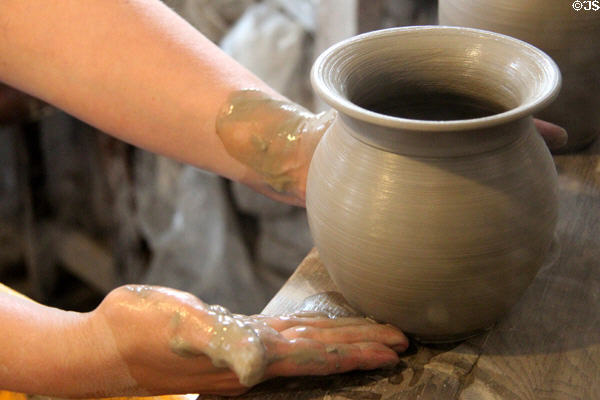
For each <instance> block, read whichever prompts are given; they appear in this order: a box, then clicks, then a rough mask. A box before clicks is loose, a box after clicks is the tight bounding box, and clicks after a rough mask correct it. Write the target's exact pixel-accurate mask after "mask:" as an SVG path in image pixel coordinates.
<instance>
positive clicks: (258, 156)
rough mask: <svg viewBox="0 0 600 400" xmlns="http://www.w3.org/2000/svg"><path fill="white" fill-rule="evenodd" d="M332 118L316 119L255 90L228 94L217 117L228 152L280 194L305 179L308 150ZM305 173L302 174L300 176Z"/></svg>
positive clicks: (308, 156) (331, 115) (289, 103)
mask: <svg viewBox="0 0 600 400" xmlns="http://www.w3.org/2000/svg"><path fill="white" fill-rule="evenodd" d="M332 120H333V114H331V113H328V114H318V115H315V114H313V113H311V112H310V111H308V110H306V109H305V108H303V107H301V106H299V105H298V104H296V103H293V102H290V101H286V100H281V99H274V98H272V97H270V96H269V95H267V94H266V93H264V92H261V91H258V90H240V91H236V92H233V93H232V94H231V95H230V96H229V99H228V101H227V102H226V104H224V105H223V107H222V108H221V111H220V113H219V115H218V117H217V122H216V128H217V135H218V136H219V138H220V139H221V141H222V142H223V144H224V145H225V148H226V150H227V152H228V153H229V154H230V155H231V156H232V157H233V158H235V159H236V160H238V161H240V162H241V163H243V164H245V165H247V166H248V167H250V168H251V169H252V170H254V171H255V172H257V173H259V174H260V175H261V176H262V177H263V179H264V180H265V182H266V183H267V184H269V185H270V186H271V187H272V188H273V189H274V190H275V191H277V192H280V193H289V192H291V191H292V190H293V189H294V188H295V186H296V185H298V184H299V183H300V180H302V179H304V178H305V176H304V175H305V173H306V170H307V169H308V163H309V162H310V158H311V156H312V152H313V151H314V148H315V147H316V145H317V143H318V141H319V139H320V137H321V135H322V134H323V132H324V131H325V130H326V129H327V127H328V126H329V125H330V124H331V122H332ZM303 174H304V175H303Z"/></svg>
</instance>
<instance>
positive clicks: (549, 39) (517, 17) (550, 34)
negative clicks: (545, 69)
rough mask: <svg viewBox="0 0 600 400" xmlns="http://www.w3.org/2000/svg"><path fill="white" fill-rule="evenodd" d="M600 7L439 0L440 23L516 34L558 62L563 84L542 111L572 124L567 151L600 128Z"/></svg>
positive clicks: (558, 0)
mask: <svg viewBox="0 0 600 400" xmlns="http://www.w3.org/2000/svg"><path fill="white" fill-rule="evenodd" d="M594 3H595V7H594ZM574 7H575V8H579V7H582V8H581V9H579V10H578V11H576V10H575V9H574ZM588 8H589V9H588ZM599 8H600V2H598V1H596V2H591V1H583V2H580V1H577V2H573V1H571V0H527V1H523V0H468V1H467V0H439V22H440V25H459V26H467V27H472V28H480V29H487V30H490V31H494V32H499V33H503V34H505V35H510V36H514V37H516V38H519V39H521V40H524V41H526V42H529V43H531V44H533V45H534V46H537V47H538V48H540V49H542V50H543V51H545V52H546V53H548V54H549V55H550V56H551V57H552V58H553V59H554V60H555V61H556V62H557V63H558V65H559V67H560V69H561V72H562V76H563V89H562V91H561V94H560V95H559V96H558V99H557V101H556V102H554V104H552V106H550V107H548V108H547V109H546V110H544V111H543V112H541V113H539V114H538V115H537V116H538V117H540V118H543V119H546V120H548V121H552V122H554V123H556V124H559V125H561V126H564V127H565V128H566V129H567V131H568V132H569V142H568V143H567V146H565V147H564V148H563V149H561V150H560V152H565V151H569V150H577V149H580V148H582V147H585V146H586V145H588V144H589V143H591V142H592V141H593V140H594V139H595V138H596V137H597V136H598V134H599V133H600V112H599V111H598V110H600V9H599Z"/></svg>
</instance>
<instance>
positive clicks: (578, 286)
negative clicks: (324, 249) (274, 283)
mask: <svg viewBox="0 0 600 400" xmlns="http://www.w3.org/2000/svg"><path fill="white" fill-rule="evenodd" d="M599 154H600V142H598V143H596V144H595V145H594V146H593V147H592V148H590V149H588V150H587V151H585V152H583V153H579V154H576V155H561V156H557V157H556V162H557V166H558V170H559V174H560V176H559V196H560V205H561V208H560V220H559V226H558V236H559V239H560V243H561V246H562V252H561V255H560V257H559V258H558V260H557V261H556V262H555V263H550V264H549V265H548V266H547V267H545V268H543V269H542V270H541V271H540V273H539V274H538V276H537V277H536V279H535V281H534V282H533V284H532V286H531V287H530V288H529V289H528V290H527V292H526V293H525V295H524V297H523V298H522V299H521V301H520V302H519V303H518V304H517V306H516V307H515V308H514V309H513V310H512V311H511V312H510V313H509V315H508V316H507V317H506V318H504V319H503V320H502V321H500V322H499V323H498V324H497V325H496V326H495V327H494V328H493V329H492V330H491V331H489V332H487V333H485V334H483V335H480V336H478V337H476V338H473V339H471V340H468V341H465V342H463V343H460V344H456V345H450V346H447V347H439V346H438V347H434V346H429V347H426V346H421V345H416V344H412V345H411V348H410V349H409V350H408V351H407V353H406V354H404V355H403V356H402V362H401V363H400V365H398V366H397V367H396V368H394V369H391V370H376V371H370V372H352V373H348V374H343V375H334V376H328V377H311V378H294V379H277V380H274V381H270V382H266V383H264V384H262V385H259V386H258V387H256V388H254V389H253V390H252V391H251V392H250V393H248V394H247V395H245V396H244V398H252V399H259V398H260V399H415V398H420V399H463V400H470V399H536V400H537V399H600V379H598V376H600V307H599V306H598V300H599V299H600V213H599V211H600V156H599ZM334 291H335V286H334V285H333V283H332V282H331V280H330V278H329V276H328V275H327V272H326V270H325V268H324V267H323V265H322V264H321V262H320V260H319V258H318V253H317V252H316V251H315V250H313V251H312V252H311V253H310V254H309V255H308V256H307V257H306V259H305V260H304V261H303V262H302V263H301V264H300V266H299V267H298V269H297V270H296V272H295V273H294V274H293V275H292V277H291V278H290V279H289V281H288V282H287V283H286V284H285V285H284V287H283V288H282V289H281V290H280V291H279V293H278V294H277V295H276V296H275V297H274V298H273V299H272V300H271V302H270V303H269V304H268V305H267V307H266V308H265V310H264V312H265V313H267V314H271V315H274V314H285V313H291V312H295V311H299V310H315V311H322V310H325V311H331V310H336V312H337V311H339V310H340V309H343V305H342V306H340V301H339V297H338V296H339V295H338V296H336V295H335V294H334V293H335V292H334ZM332 292H333V293H332ZM342 312H343V310H342Z"/></svg>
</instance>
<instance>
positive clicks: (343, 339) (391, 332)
mask: <svg viewBox="0 0 600 400" xmlns="http://www.w3.org/2000/svg"><path fill="white" fill-rule="evenodd" d="M280 333H281V335H283V336H284V337H285V338H286V339H299V338H304V339H313V340H316V341H319V342H322V343H326V344H333V343H348V344H350V343H360V342H376V343H381V344H384V345H386V346H388V347H390V348H392V349H394V350H395V351H404V350H406V349H407V347H408V339H407V338H406V336H404V334H403V333H402V332H400V330H398V329H396V328H394V327H392V326H391V325H379V324H372V325H350V326H341V327H335V328H325V329H323V328H316V327H314V326H294V327H291V328H288V329H286V330H284V331H281V332H280Z"/></svg>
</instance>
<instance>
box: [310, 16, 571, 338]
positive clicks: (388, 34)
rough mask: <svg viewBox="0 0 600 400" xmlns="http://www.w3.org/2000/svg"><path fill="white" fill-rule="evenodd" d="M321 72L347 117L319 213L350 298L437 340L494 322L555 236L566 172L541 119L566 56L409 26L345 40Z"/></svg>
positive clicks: (326, 169) (321, 173)
mask: <svg viewBox="0 0 600 400" xmlns="http://www.w3.org/2000/svg"><path fill="white" fill-rule="evenodd" d="M311 78H312V83H313V87H314V89H315V90H316V92H317V93H318V94H319V95H320V97H322V98H323V100H324V101H326V102H327V103H328V104H330V105H331V106H332V107H333V108H334V109H336V110H337V111H338V118H337V119H336V121H335V123H334V124H333V125H332V127H331V128H330V129H329V130H328V131H327V132H326V134H325V135H324V137H323V139H322V140H321V142H320V143H319V145H318V146H317V149H316V151H315V153H314V156H313V159H312V162H311V165H310V170H309V174H308V182H307V198H306V204H307V210H308V218H309V224H310V229H311V233H312V235H313V238H314V241H315V244H316V246H317V248H318V250H319V254H320V257H321V260H322V261H323V263H324V265H325V267H326V268H327V270H328V272H329V274H330V275H331V278H332V279H333V281H334V283H335V284H336V285H337V287H338V288H339V290H340V291H341V292H342V294H343V295H344V297H345V298H346V299H347V300H348V302H349V303H350V304H351V305H353V306H354V307H356V308H358V309H359V310H361V311H362V312H364V313H365V314H367V315H370V316H372V317H374V318H376V319H378V320H381V321H386V322H389V323H392V324H394V325H396V326H398V327H400V328H401V329H403V330H404V331H405V332H407V333H409V334H411V335H413V336H415V337H416V338H417V339H419V340H421V341H424V342H448V341H456V340H460V339H464V338H466V337H469V336H471V335H473V334H474V333H476V332H478V331H480V330H482V329H485V328H488V327H490V326H491V325H492V324H493V323H494V322H495V321H496V320H498V319H499V318H500V317H501V316H502V315H503V314H504V313H506V312H507V310H508V309H509V308H510V307H511V306H513V305H514V304H515V303H516V302H517V300H518V299H519V297H520V296H521V295H522V293H523V292H524V291H525V289H526V288H527V286H528V285H529V284H530V282H531V281H532V279H533V278H534V276H535V274H536V272H537V271H538V269H539V268H540V267H541V266H542V265H543V264H544V263H545V262H546V261H547V257H548V254H549V250H550V248H551V246H552V244H553V240H554V231H555V226H556V220H557V197H556V187H557V186H556V170H555V168H554V163H553V161H552V158H551V155H550V153H549V152H548V150H547V148H546V146H545V144H544V142H543V140H542V139H541V137H540V136H539V135H538V134H537V132H536V130H535V128H534V125H533V118H532V117H531V115H532V113H534V112H536V111H538V110H540V109H542V108H543V107H545V106H546V105H548V104H549V103H550V102H551V101H552V100H553V99H554V97H555V96H556V94H557V92H558V90H559V87H560V72H559V70H558V67H557V66H556V64H555V63H554V62H553V61H552V60H551V59H550V58H549V57H548V56H547V55H546V54H544V53H543V52H541V51H540V50H538V49H537V48H535V47H533V46H531V45H528V44H526V43H524V42H522V41H519V40H516V39H513V38H510V37H507V36H503V35H500V34H496V33H492V32H486V31H481V30H475V29H468V28H456V27H435V26H426V27H406V28H394V29H388V30H382V31H376V32H371V33H367V34H364V35H360V36H357V37H354V38H351V39H348V40H346V41H343V42H341V43H338V44H337V45H334V46H333V47H331V48H329V49H328V50H326V51H325V52H324V53H323V54H322V55H321V56H320V57H319V58H318V59H317V61H316V62H315V65H314V67H313V70H312V77H311Z"/></svg>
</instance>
